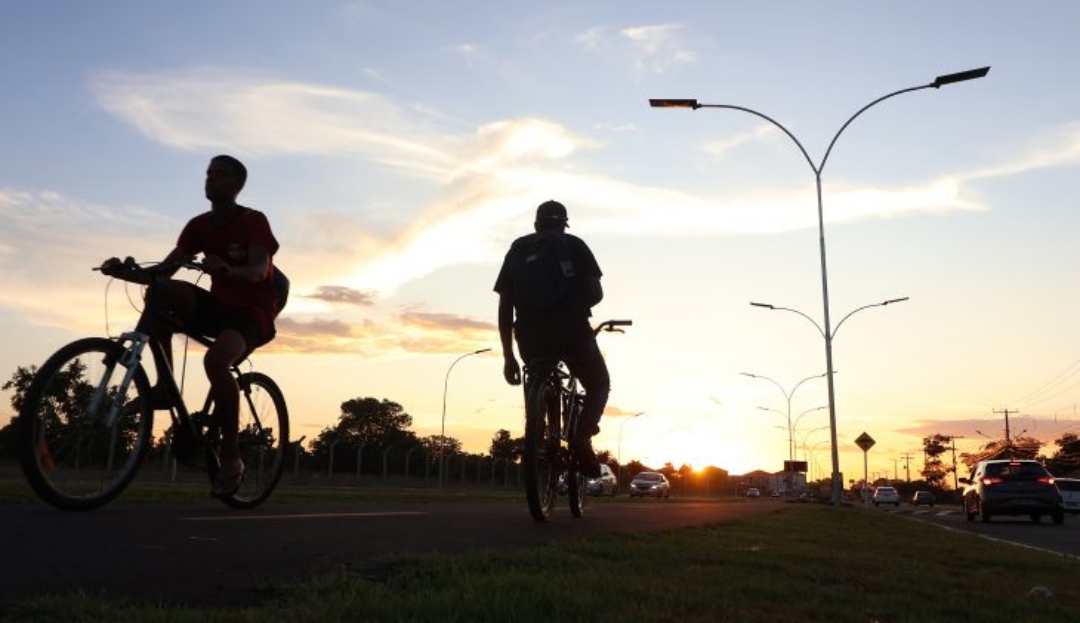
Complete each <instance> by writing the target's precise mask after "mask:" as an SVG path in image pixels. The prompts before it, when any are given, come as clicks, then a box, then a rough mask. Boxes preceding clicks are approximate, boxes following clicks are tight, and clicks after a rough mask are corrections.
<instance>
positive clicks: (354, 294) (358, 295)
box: [302, 286, 378, 307]
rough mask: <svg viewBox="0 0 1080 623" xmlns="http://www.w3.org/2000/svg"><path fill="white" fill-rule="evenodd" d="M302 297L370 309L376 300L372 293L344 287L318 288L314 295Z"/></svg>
mask: <svg viewBox="0 0 1080 623" xmlns="http://www.w3.org/2000/svg"><path fill="white" fill-rule="evenodd" d="M302 296H303V297H304V298H308V299H315V300H318V301H325V302H327V303H340V304H343V305H357V306H360V307H371V306H372V305H374V304H375V301H376V300H377V298H378V296H377V295H376V294H375V293H374V292H369V291H361V290H354V289H352V288H347V287H345V286H319V287H318V289H317V290H316V291H315V293H314V294H304V295H302Z"/></svg>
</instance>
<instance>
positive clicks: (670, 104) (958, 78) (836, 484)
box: [649, 67, 990, 506]
mask: <svg viewBox="0 0 1080 623" xmlns="http://www.w3.org/2000/svg"><path fill="white" fill-rule="evenodd" d="M989 71H990V67H980V68H978V69H971V70H968V71H961V72H957V73H952V74H945V75H942V76H938V77H937V78H934V81H933V82H930V83H929V84H924V85H920V86H916V87H908V88H906V89H900V90H899V91H893V92H892V93H889V94H887V95H883V96H881V97H879V98H877V99H875V100H874V101H872V102H870V103H869V104H867V105H865V106H863V107H862V108H860V109H859V110H858V111H856V112H855V114H853V115H851V117H849V118H848V120H847V121H845V122H844V125H842V126H840V129H839V130H837V132H836V134H834V135H833V137H832V140H831V141H830V142H829V146H828V148H827V149H826V150H825V154H824V155H823V156H822V158H821V163H820V164H815V163H814V161H813V159H812V158H810V154H808V153H807V151H806V148H805V147H803V145H802V143H801V142H799V139H797V138H795V135H794V134H792V133H791V131H789V130H788V129H787V128H786V127H784V126H783V125H782V124H781V123H780V122H779V121H776V120H775V119H773V118H772V117H769V116H768V115H765V114H763V113H760V112H758V111H756V110H753V109H752V108H746V107H744V106H734V105H731V104H702V103H700V102H698V101H697V100H696V99H651V100H649V105H650V106H652V107H654V108H690V109H692V110H697V109H699V108H726V109H729V110H740V111H743V112H746V113H749V114H751V115H754V116H756V117H760V118H762V119H764V120H765V121H768V122H769V123H771V124H773V125H774V126H776V127H777V128H779V129H780V130H781V131H782V132H783V133H784V134H786V135H787V136H788V138H790V139H791V140H792V141H793V142H794V143H795V145H796V146H797V147H798V148H799V151H800V152H801V153H802V155H803V157H804V158H805V159H806V163H807V164H808V165H810V169H811V170H812V171H813V173H814V182H815V186H816V188H817V209H818V241H819V248H820V253H821V299H822V306H823V307H824V313H825V329H824V330H823V331H822V332H821V333H822V335H823V336H824V337H825V370H826V373H827V375H828V381H829V429H830V437H831V439H830V441H831V442H832V503H833V505H834V506H835V505H839V504H840V496H841V490H842V487H843V483H842V482H841V479H842V477H841V475H840V454H839V452H838V448H837V443H836V400H835V396H836V394H835V389H834V386H833V375H832V369H833V360H832V359H833V357H832V334H833V332H832V327H831V325H830V322H829V280H828V271H827V270H826V262H825V213H824V206H823V202H822V192H821V174H822V172H823V171H824V170H825V163H826V162H827V161H828V160H829V154H830V153H832V149H833V146H835V145H836V141H837V140H838V139H839V138H840V135H841V134H843V133H844V130H846V129H847V127H848V126H849V125H851V123H852V122H853V121H855V119H856V118H857V117H858V116H859V115H861V114H863V113H864V112H866V111H867V110H868V109H869V108H871V107H872V106H874V105H875V104H879V103H881V102H883V101H885V100H887V99H889V98H892V97H895V96H897V95H901V94H903V93H910V92H913V91H920V90H922V89H930V88H933V89H939V88H941V87H943V86H945V85H948V84H955V83H958V82H965V81H967V80H974V79H976V78H982V77H984V76H985V75H986V74H987V73H989ZM849 315H850V314H849Z"/></svg>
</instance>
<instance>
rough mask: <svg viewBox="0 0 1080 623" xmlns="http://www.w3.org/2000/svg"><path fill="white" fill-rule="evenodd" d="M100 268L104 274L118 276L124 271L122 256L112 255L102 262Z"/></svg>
mask: <svg viewBox="0 0 1080 623" xmlns="http://www.w3.org/2000/svg"><path fill="white" fill-rule="evenodd" d="M99 270H101V274H102V275H108V276H110V277H116V276H117V275H118V274H120V273H121V272H123V270H124V263H123V262H121V261H120V258H118V257H110V258H109V259H107V260H105V261H104V262H102V263H101V268H100V269H99Z"/></svg>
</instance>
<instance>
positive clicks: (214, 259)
mask: <svg viewBox="0 0 1080 623" xmlns="http://www.w3.org/2000/svg"><path fill="white" fill-rule="evenodd" d="M204 263H205V264H206V270H207V272H209V273H210V274H211V275H215V276H222V277H228V278H230V279H235V280H237V281H247V282H250V283H258V282H260V281H263V280H265V279H266V277H267V275H269V274H270V252H269V251H267V249H266V247H251V248H250V249H249V250H248V261H247V264H242V265H239V266H233V265H232V264H229V263H228V262H226V261H225V260H223V259H221V258H220V257H218V256H216V255H208V256H206V261H205V262H204Z"/></svg>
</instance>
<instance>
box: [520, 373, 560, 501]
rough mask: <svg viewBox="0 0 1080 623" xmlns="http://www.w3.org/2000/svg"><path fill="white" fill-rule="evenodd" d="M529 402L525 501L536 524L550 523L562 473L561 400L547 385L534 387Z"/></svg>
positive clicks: (526, 419)
mask: <svg viewBox="0 0 1080 623" xmlns="http://www.w3.org/2000/svg"><path fill="white" fill-rule="evenodd" d="M531 385H532V386H531V387H530V388H529V391H528V394H527V395H526V400H525V451H524V453H523V457H522V461H523V462H524V471H525V499H526V500H527V501H528V503H529V512H530V513H531V514H532V516H533V519H535V520H536V521H540V522H543V521H547V520H548V519H550V518H551V513H552V511H553V510H554V509H555V497H556V489H557V487H558V480H559V473H558V469H557V468H556V464H555V463H556V460H557V456H558V454H557V453H558V447H559V436H558V426H557V424H556V426H555V427H554V431H553V427H552V425H551V423H552V422H556V423H557V422H558V420H559V418H558V415H559V414H558V400H557V398H558V397H557V396H556V395H555V390H554V388H552V387H551V385H549V384H548V383H546V382H542V381H540V382H535V383H532V384H531Z"/></svg>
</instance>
